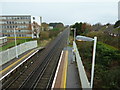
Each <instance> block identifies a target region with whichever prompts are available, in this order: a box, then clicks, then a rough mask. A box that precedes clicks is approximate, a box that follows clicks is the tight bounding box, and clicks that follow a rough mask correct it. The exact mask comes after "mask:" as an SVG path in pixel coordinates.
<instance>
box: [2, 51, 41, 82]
mask: <svg viewBox="0 0 120 90" xmlns="http://www.w3.org/2000/svg"><path fill="white" fill-rule="evenodd" d="M38 51H39V50H36V52H34V50H32V51H31V52H29V53H28V54H26V55H25V56H23V57H22V58H20V59H19V60H17V61H16V62H14V63H13V64H11V65H10V66H8V67H7V68H5V69H4V70H2V71H0V74H2V73H3V72H5V71H6V70H8V69H9V68H11V67H12V66H13V65H15V64H16V63H18V62H19V61H21V60H22V59H24V58H25V57H27V56H28V55H30V54H31V53H32V52H34V53H33V54H32V55H30V56H29V57H28V58H26V59H25V60H24V61H22V62H21V63H20V64H18V65H17V66H16V67H15V68H13V69H12V70H11V71H9V72H8V73H7V74H5V75H4V76H3V77H2V78H0V81H1V80H2V79H3V78H4V77H6V76H7V75H8V74H10V73H11V72H12V71H14V70H15V69H16V68H18V67H19V66H20V65H21V64H22V63H24V62H25V61H26V60H28V59H29V58H30V57H31V56H33V55H34V54H35V53H37V52H38Z"/></svg>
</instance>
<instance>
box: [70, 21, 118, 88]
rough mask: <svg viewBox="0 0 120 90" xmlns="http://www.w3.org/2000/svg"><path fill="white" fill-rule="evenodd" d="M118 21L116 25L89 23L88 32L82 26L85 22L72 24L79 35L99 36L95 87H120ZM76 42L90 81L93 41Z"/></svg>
mask: <svg viewBox="0 0 120 90" xmlns="http://www.w3.org/2000/svg"><path fill="white" fill-rule="evenodd" d="M118 23H119V21H118V22H116V24H115V25H112V24H109V23H108V24H106V25H101V24H100V23H97V24H95V25H89V27H87V30H88V31H87V32H86V29H83V28H82V25H83V23H76V24H74V25H72V26H71V27H72V28H76V29H77V30H78V32H77V35H84V36H88V37H92V38H93V37H94V36H97V37H98V42H97V50H96V62H95V76H94V85H93V86H94V88H105V89H106V88H109V89H110V90H113V89H114V90H119V89H120V77H119V76H120V43H119V37H120V36H119V30H120V28H113V27H114V26H117V27H118V26H119V25H118ZM110 33H112V34H118V36H112V35H110ZM71 36H73V31H71ZM76 43H77V46H78V50H79V53H80V55H81V58H82V60H83V65H84V66H85V70H86V73H87V76H88V79H89V81H90V76H91V66H92V51H93V42H84V41H82V42H78V41H76Z"/></svg>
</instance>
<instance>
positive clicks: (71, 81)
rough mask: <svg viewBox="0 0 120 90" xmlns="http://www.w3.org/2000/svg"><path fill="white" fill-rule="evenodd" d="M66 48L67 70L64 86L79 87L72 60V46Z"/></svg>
mask: <svg viewBox="0 0 120 90" xmlns="http://www.w3.org/2000/svg"><path fill="white" fill-rule="evenodd" d="M67 50H68V69H67V70H68V71H67V83H66V88H81V87H80V86H81V84H80V78H79V74H78V69H77V65H76V62H74V61H73V59H74V58H73V57H74V56H73V53H72V47H67Z"/></svg>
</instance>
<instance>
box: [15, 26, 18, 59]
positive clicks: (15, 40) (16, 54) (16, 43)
mask: <svg viewBox="0 0 120 90" xmlns="http://www.w3.org/2000/svg"><path fill="white" fill-rule="evenodd" d="M15 30H16V29H15V28H14V37H15V47H16V58H18V51H17V42H16V31H15Z"/></svg>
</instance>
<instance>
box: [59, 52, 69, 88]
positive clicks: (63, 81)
mask: <svg viewBox="0 0 120 90" xmlns="http://www.w3.org/2000/svg"><path fill="white" fill-rule="evenodd" d="M64 60H65V61H64V65H63V71H62V81H61V86H60V88H63V89H64V90H65V88H66V80H67V66H68V51H65V58H64Z"/></svg>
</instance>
